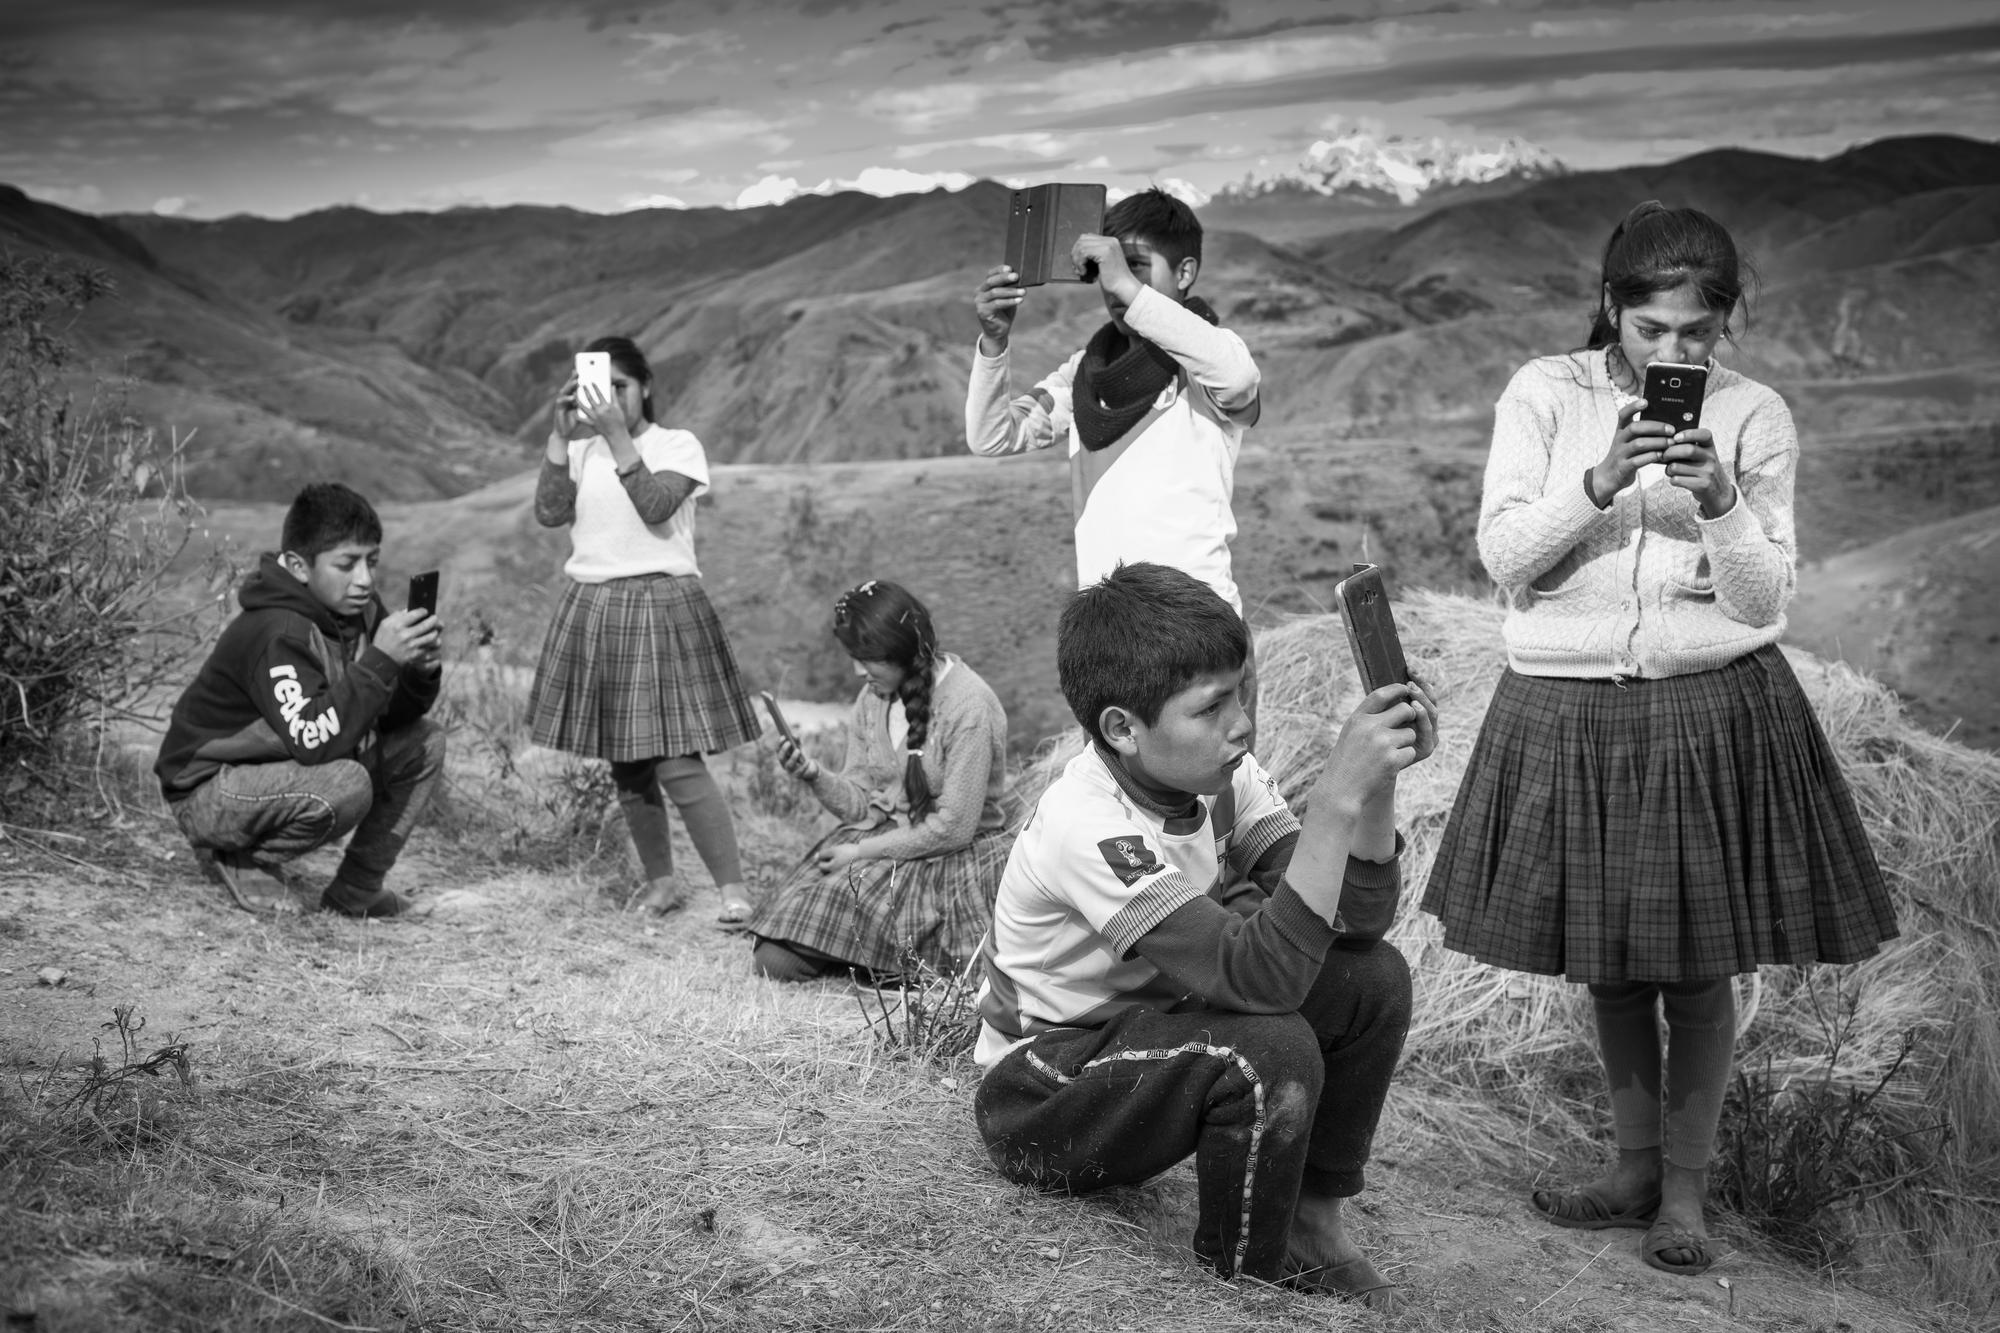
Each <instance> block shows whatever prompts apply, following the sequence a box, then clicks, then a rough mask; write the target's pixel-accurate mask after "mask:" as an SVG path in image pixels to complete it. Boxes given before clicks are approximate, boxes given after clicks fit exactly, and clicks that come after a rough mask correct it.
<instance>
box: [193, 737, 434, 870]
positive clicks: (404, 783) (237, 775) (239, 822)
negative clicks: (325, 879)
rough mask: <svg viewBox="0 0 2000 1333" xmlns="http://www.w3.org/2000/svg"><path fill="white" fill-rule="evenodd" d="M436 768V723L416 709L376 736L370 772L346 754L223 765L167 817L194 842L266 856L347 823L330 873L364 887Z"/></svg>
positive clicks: (389, 858)
mask: <svg viewBox="0 0 2000 1333" xmlns="http://www.w3.org/2000/svg"><path fill="white" fill-rule="evenodd" d="M443 771H444V729H443V728H442V727H439V726H437V725H436V724H435V723H433V722H431V721H429V720H428V719H424V718H419V719H418V720H417V721H415V722H413V723H411V724H410V725H409V726H407V727H404V728H402V729H401V730H399V731H391V732H385V733H384V734H383V735H382V736H381V737H380V738H379V740H378V742H377V754H376V771H374V772H371V771H370V770H369V769H368V768H367V767H366V766H365V765H363V764H360V763H358V762H356V761H355V760H352V759H336V760H333V761H332V762H331V763H325V764H312V765H306V764H299V763H294V762H293V761H291V760H289V759H286V760H282V761H280V762H278V763H275V764H230V765H228V766H226V767H225V768H224V769H223V770H222V771H221V772H220V773H217V774H216V775H215V776H214V777H213V778H210V779H209V780H208V781H207V782H205V783H203V784H202V785H201V786H199V787H197V788H195V790H194V792H193V793H192V794H191V795H189V796H188V798H187V799H186V800H184V801H181V802H179V803H178V804H176V805H175V806H174V819H175V820H176V821H177V822H179V824H180V826H181V832H183V833H185V834H186V835H187V839H188V841H189V842H191V843H193V844H194V845H195V846H196V847H207V848H211V849H213V850H214V851H216V852H218V853H221V854H224V855H232V854H233V855H236V856H242V857H253V856H254V857H256V858H258V859H260V860H267V861H289V860H291V859H292V858H293V857H295V856H303V855H305V854H306V853H307V852H310V851H313V850H315V849H317V848H320V847H324V846H325V845H326V844H327V843H329V842H332V841H333V840H334V839H335V838H338V837H340V836H342V835H343V834H345V833H347V832H348V831H350V830H352V831H353V833H354V839H353V841H351V842H349V843H348V844H347V855H346V856H345V857H344V858H343V859H342V860H341V863H340V871H339V874H338V878H340V879H341V880H342V881H344V882H346V883H347V884H349V885H351V886H353V887H354V888H357V889H360V890H363V891H364V892H369V893H373V892H375V891H376V890H378V889H380V888H381V887H382V881H383V879H384V878H385V877H386V876H387V875H388V873H389V868H390V867H391V866H393V865H395V864H396V857H397V856H398V855H400V854H401V853H402V850H403V844H404V843H405V842H407V841H408V840H409V837H410V831H411V830H412V829H414V828H415V827H416V824H417V820H418V819H419V818H420V817H421V816H422V815H423V813H424V811H425V809H426V808H428V807H429V805H430V801H431V793H432V792H433V791H434V790H436V788H437V782H438V777H439V775H440V774H441V773H442V772H443ZM378 777H379V779H380V790H377V778H378Z"/></svg>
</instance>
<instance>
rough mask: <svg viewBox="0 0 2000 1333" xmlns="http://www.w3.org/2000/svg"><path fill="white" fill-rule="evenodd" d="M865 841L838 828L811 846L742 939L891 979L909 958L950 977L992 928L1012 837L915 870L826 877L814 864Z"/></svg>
mask: <svg viewBox="0 0 2000 1333" xmlns="http://www.w3.org/2000/svg"><path fill="white" fill-rule="evenodd" d="M874 831H875V830H873V829H857V828H854V827H851V826H848V825H843V826H841V827H840V828H837V829H835V830H834V831H833V832H832V833H829V834H828V835H827V836H826V837H824V838H822V839H820V841H819V843H818V844H817V845H815V846H814V847H813V849H812V850H811V851H810V852H807V853H806V854H805V857H804V859H803V860H801V861H800V862H799V863H798V865H796V866H794V867H793V868H792V872H791V874H789V875H787V876H786V877H785V880H784V882H783V883H782V884H780V885H778V887H777V888H775V889H773V890H772V891H771V893H770V894H769V895H768V896H767V897H766V898H765V899H764V903H763V905H762V906H761V907H759V908H758V909H757V913H756V915H754V916H752V917H751V918H750V924H749V931H750V933H751V934H753V935H755V936H757V937H758V938H760V939H767V940H784V941H786V942H788V943H791V944H803V945H805V946H806V947H807V948H809V949H816V950H818V951H819V952H821V953H823V954H827V955H828V956H830V957H833V958H838V959H842V960H843V961H845V962H848V963H852V964H855V965H857V966H860V967H864V968H867V969H868V970H869V971H871V972H874V973H876V974H877V975H889V976H894V975H897V974H899V973H901V972H903V971H904V970H905V969H906V968H907V967H908V966H909V963H908V961H907V960H909V959H911V958H915V959H917V960H919V961H921V962H924V963H927V964H929V965H930V966H931V967H934V968H936V969H937V970H938V971H939V972H943V973H955V972H957V971H958V970H959V969H960V968H962V967H964V966H965V963H966V961H967V960H968V959H970V958H971V957H972V956H973V954H975V953H977V952H978V950H979V941H980V940H981V939H982V938H984V936H985V934H986V931H987V929H988V928H989V927H991V926H992V924H993V897H994V895H995V894H996V893H998V892H999V891H1000V874H1001V872H1002V871H1004V870H1005V869H1006V868H1007V853H1008V852H1009V851H1010V850H1012V848H1013V846H1014V835H1013V833H1012V831H1010V830H1007V829H994V830H993V831H991V832H988V833H981V834H979V835H978V836H977V837H975V838H974V839H973V840H972V845H971V846H969V847H965V848H962V849H961V850H959V851H956V852H947V853H945V854H944V855H943V856H933V857H928V858H926V859H924V860H921V861H857V862H855V863H854V864H853V865H851V866H849V867H848V868H847V869H846V870H845V871H842V872H840V873H839V874H835V875H822V874H820V872H819V870H818V868H817V867H816V866H815V865H814V864H813V858H814V857H815V856H817V855H818V854H819V853H820V852H821V851H822V850H823V849H825V848H828V847H837V846H840V845H841V844H843V843H850V842H860V841H861V840H862V839H863V838H865V837H868V836H869V835H870V834H871V833H873V832H874Z"/></svg>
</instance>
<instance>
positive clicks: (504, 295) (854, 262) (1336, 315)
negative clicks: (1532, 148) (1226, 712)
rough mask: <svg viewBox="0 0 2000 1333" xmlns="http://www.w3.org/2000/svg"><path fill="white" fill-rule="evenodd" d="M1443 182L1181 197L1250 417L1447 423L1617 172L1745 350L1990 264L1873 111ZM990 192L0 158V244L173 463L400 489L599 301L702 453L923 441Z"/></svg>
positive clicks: (435, 484) (1903, 363) (1817, 353)
mask: <svg viewBox="0 0 2000 1333" xmlns="http://www.w3.org/2000/svg"><path fill="white" fill-rule="evenodd" d="M1311 156H1312V155H1309V157H1311ZM1335 156H1336V155H1335V154H1333V153H1332V151H1331V150H1328V151H1327V152H1324V153H1320V154H1319V155H1318V157H1319V159H1320V160H1323V161H1324V162H1326V163H1327V164H1329V165H1331V164H1332V163H1333V161H1334V158H1335ZM1342 170H1345V168H1342ZM1329 179H1331V177H1329ZM1462 190H1463V191H1464V192H1462V193H1460V194H1458V195H1454V196H1453V198H1452V201H1449V202H1444V201H1440V200H1439V199H1436V198H1429V199H1425V200H1420V201H1419V202H1418V203H1417V204H1414V205H1408V206H1406V205H1403V204H1401V203H1390V204H1386V205H1385V204H1383V203H1381V202H1379V201H1378V202H1377V203H1375V204H1372V205H1370V206H1368V207H1367V208H1365V209H1362V208H1358V206H1357V205H1356V204H1355V203H1354V202H1353V201H1352V200H1351V199H1349V198H1346V197H1344V196H1342V195H1340V194H1339V193H1338V192H1336V193H1335V194H1329V195H1320V194H1316V193H1311V192H1305V193H1301V192H1298V191H1290V192H1285V191H1279V192H1267V193H1264V194H1257V195H1245V196H1242V197H1236V198H1231V199H1218V200H1217V201H1215V203H1213V204H1211V205H1210V206H1209V208H1208V209H1207V210H1205V212H1206V214H1207V220H1208V222H1209V225H1210V229H1211V230H1210V235H1209V240H1208V246H1207V259H1206V266H1205V269H1204V274H1203V277H1202V280H1201V285H1200V287H1199V289H1198V290H1200V291H1201V292H1202V293H1203V294H1205V295H1207V296H1208V297H1209V299H1210V300H1211V301H1213V302H1214V303H1215V304H1216V305H1217V306H1218V307H1219V309H1220V310H1221V311H1222V313H1223V317H1224V319H1225V320H1226V321H1227V322H1228V323H1230V324H1231V325H1232V326H1234V327H1236V328H1237V329H1238V330H1239V331H1241V332H1242V333H1243V334H1244V336H1245V337H1246V338H1247V339H1248V340H1249V341H1250V343H1251V345H1252V347H1253V349H1254V350H1255V351H1256V352H1257V353H1258V354H1259V356H1260V357H1261V358H1262V360H1263V362H1264V365H1265V370H1266V379H1267V382H1268V383H1269V384H1270V386H1271V391H1270V395H1269V404H1268V406H1267V410H1266V414H1265V419H1264V420H1265V425H1264V428H1263V429H1264V431H1265V432H1267V433H1271V434H1275V435H1281V436H1283V437H1284V438H1287V439H1298V438H1307V439H1311V438H1328V439H1331V438H1339V437H1342V436H1345V435H1353V434H1356V433H1362V432H1379V431H1383V430H1427V429H1432V428H1452V429H1464V428H1466V427H1468V426H1472V427H1476V425H1477V422H1478V421H1479V420H1480V419H1481V418H1482V417H1483V415H1484V413H1485V411H1486V408H1487V405H1488V404H1489V403H1490V401H1491V398H1492V396H1493V394H1494V392H1495V388H1496V386H1497V385H1498V384H1500V383H1502V382H1503V381H1504V378H1505V375H1506V373H1507V372H1508V370H1509V369H1511V368H1512V366H1513V365H1515V364H1516V363H1518V362H1519V361H1520V360H1521V359H1523V357H1525V356H1526V355H1529V354H1531V353H1533V352H1535V351H1540V350H1545V349H1547V348H1549V347H1552V346H1564V345H1568V344H1570V343H1573V342H1574V341H1575V340H1576V339H1577V338H1579V337H1580V336H1581V333H1582V329H1583V326H1584V317H1585V312H1586V311H1587V309H1588V306H1589V303H1590V293H1591V288H1592V286H1593V285H1594V283H1595V280H1596V273H1595V258H1596V253H1597V249H1598V247H1599V245H1601V243H1602V239H1603V236H1604V235H1605V233H1606V231H1607V230H1608V229H1609V227H1610V225H1611V223H1612V222H1613V221H1615V220H1616V218H1617V217H1618V216H1620V215H1621V214H1622V213H1623V212H1624V211H1625V210H1626V209H1628V208H1629V207H1630V206H1631V205H1632V203H1634V202H1636V201H1637V200H1639V199H1643V198H1648V197H1658V198H1664V199H1669V200H1673V201H1676V202H1686V203H1692V204H1695V205H1698V206H1700V207H1704V208H1707V209H1709V210H1710V211H1712V212H1714V213H1715V214H1716V215H1717V216H1719V217H1721V218H1723V219H1725V220H1726V221H1727V222H1728V223H1729V224H1730V226H1731V227H1732V229H1733V230H1734V231H1735V232H1736V233H1737V235H1738V236H1739V237H1741V238H1742V239H1743V241H1744V242H1745V244H1746V247H1747V248H1748V249H1749V250H1750V251H1751V253H1752V254H1753V255H1755V256H1757V257H1759V258H1760V259H1761V260H1762V262H1763V267H1764V273H1765V277H1766V279H1767V282H1766V287H1765V290H1764V293H1763V297H1762V300H1761V302H1760V305H1759V307H1758V308H1757V310H1756V312H1755V318H1754V321H1753V328H1752V331H1751V333H1750V335H1749V336H1748V337H1746V338H1745V340H1744V345H1743V352H1742V354H1741V355H1740V357H1739V358H1738V359H1739V361H1740V362H1741V363H1742V364H1744V366H1745V367H1746V369H1749V370H1751V371H1752V373H1764V374H1769V375H1772V376H1774V377H1776V378H1778V379H1780V380H1782V381H1801V380H1809V379H1820V378H1828V377H1831V378H1838V379H1842V380H1852V379H1855V378H1857V377H1868V376H1879V375H1904V374H1908V373H1911V372H1919V371H1931V370H1937V369H1939V368H1942V367H1947V366H1953V365H1961V364H1965V363H1967V362H1968V361H1977V360H1980V359H1982V358H1990V357H1992V356H1993V355H1994V354H1995V350H1994V349H1995V347H1996V342H2000V339H1996V321H2000V307H1996V305H1995V303H1993V302H1991V301H1989V300H1986V299H1985V298H1984V296H1983V293H1987V292H1990V291H1993V290H1995V289H1996V286H1995V279H1996V278H2000V270H1996V263H2000V251H1996V249H1995V241H1996V239H2000V148H1996V146H1995V145H1993V144H1989V143H1983V142H1979V141H1975V140H1969V139H1958V138H1951V137H1947V136H1930V137H1924V138H1909V139H1895V140H1884V141H1882V142H1879V143H1875V144H1870V145H1867V146H1864V147H1861V148H1857V149H1855V150H1853V151H1851V152H1848V153H1844V154H1841V155H1840V156H1837V157H1834V158H1829V159H1826V160H1824V161H1817V160H1807V159H1798V158H1789V157H1782V156H1775V155H1772V154H1766V153H1753V152H1747V151H1740V150H1723V151H1717V152H1710V153H1703V154H1699V155H1696V156H1694V157H1689V158H1685V159H1682V160H1680V161H1677V162H1672V163H1667V164H1663V165H1660V166H1654V167H1644V168H1630V169H1625V170H1620V171H1603V172H1577V173H1570V174H1560V175H1551V176H1548V177H1546V178H1543V179H1537V180H1531V181H1525V182H1524V181H1523V180H1521V179H1519V177H1518V175H1513V176H1508V177H1507V178H1505V179H1503V180H1500V181H1498V182H1495V183H1491V184H1488V185H1483V186H1481V185H1476V184H1475V185H1471V186H1466V187H1462ZM1004 194H1005V191H1004V188H1003V187H1001V186H999V185H996V184H993V183H990V182H981V183H978V184H975V185H973V186H971V187H970V188H968V189H965V190H962V191H959V192H957V193H946V192H943V191H938V192H933V193H931V194H927V195H914V196H912V195H905V196H897V197H893V198H877V197H875V196H872V195H865V194H858V193H851V192H850V193H844V194H836V195H832V196H817V195H809V196H804V197H800V198H798V199H794V200H791V201H789V202H787V203H785V204H783V205H778V206H773V207H767V208H752V209H742V210H727V209H689V210H650V211H642V212H636V213H627V214H621V215H616V216H600V215H594V214H586V213H579V212H575V211H572V210H569V209H563V208H525V207H523V208H505V209H460V210H454V211H450V212H444V213H433V214H392V215H382V214H375V213H369V212H366V211H363V210H359V209H351V208H340V209H330V210H326V211H323V212H318V213H312V214H307V215H304V216H301V217H297V218H291V219H287V220H284V221H271V220H265V219H258V218H250V217H235V218H226V219H222V220H218V221H207V222H204V221H193V220H188V219H180V218H166V217H155V216H117V217H111V218H101V219H100V218H92V217H87V216H84V215H80V214H76V213H72V212H68V211H67V210H64V209H61V208H57V207H55V206H53V205H48V204H42V203H38V202H35V201H33V200H30V199H27V198H26V197H24V196H23V195H21V194H20V193H18V192H16V191H11V190H0V244H5V245H8V246H13V247H27V248H34V249H45V250H51V251H56V252H60V253H66V254H71V255H75V256H77V257H79V258H83V259H87V260H89V261H91V262H94V263H98V264H100V265H103V266H104V267H106V268H107V269H109V270H110V271H111V273H112V275H113V276H114V277H115V278H116V279H117V281H118V282H119V284H120V290H121V293H122V295H121V298H120V300H118V301H116V302H105V303H102V304H101V305H100V308H98V309H95V310H93V311H91V312H89V313H88V314H87V315H86V317H85V319H84V321H83V323H82V325H81V327H80V330H79V333H80V336H81V338H82V339H83V341H84V342H85V343H86V345H87V348H88V350H89V352H90V353H91V355H92V358H93V361H94V364H95V366H96V368H97V369H98V370H99V371H100V372H113V373H119V374H122V375H124V376H126V377H127V378H128V381H129V385H130V389H129V393H130V398H131V407H132V409H133V410H135V411H136V412H138V413H139V414H140V415H142V416H144V417H147V418H149V419H152V420H155V421H158V422H159V423H161V424H162V425H163V426H173V427H176V428H179V429H181V430H184V431H185V430H188V429H198V434H197V436H196V443H195V445H194V449H193V453H194V457H195V459H196V468H195V472H194V479H195V484H196V485H197V487H198V488H199V489H200V490H201V492H202V493H205V494H209V495H213V496H217V497H222V496H228V497H243V498H256V497H274V496H278V495H282V494H284V493H287V492H288V491H289V489H290V488H291V487H292V486H294V485H295V484H296V482H297V480H298V479H299V478H300V477H302V476H307V475H329V476H341V475H349V476H358V477H366V478H368V479H369V480H370V482H371V483H372V484H374V485H375V486H376V487H377V488H378V489H387V490H390V491H393V492H394V493H397V494H399V495H403V496H406V497H409V498H422V497H426V496H443V495H450V494H455V493H458V492H460V491H463V490H466V489H469V488H471V487H473V486H475V485H478V484H481V483H483V482H485V481H489V480H492V479H493V478H495V477H498V476H502V475H505V474H506V473H508V472H509V471H511V470H514V469H517V468H520V467H522V466H524V465H525V464H526V462H527V460H528V459H529V458H530V455H531V451H532V447H533V444H534V441H535V440H536V438H537V437H538V434H539V431H540V429H541V426H542V423H543V421H544V420H545V415H544V414H545V412H546V404H547V401H548V398H549V396H550V395H551V393H552V391H553V389H554V387H555V385H556V384H557V382H558V381H559V380H560V379H561V376H562V371H563V367H564V365H565V364H566V362H567V359H568V356H569V353H570V352H571V351H572V350H573V349H574V348H575V347H576V346H577V345H579V344H580V343H581V342H583V341H585V340H586V339H588V338H589V337H591V336H594V335H596V334H599V333H603V332H610V331H618V332H625V333H630V334H632V335H633V336H635V337H637V338H638V339H639V341H640V342H641V344H642V345H643V346H644V347H646V348H647V349H648V351H649V353H650V354H651V355H652V357H653V359H654V361H655V365H656V367H657V370H658V372H659V377H660V381H661V392H660V399H661V405H662V408H663V410H664V412H665V413H666V414H667V415H670V416H672V417H673V418H674V419H675V420H677V421H681V422H683V423H685V424H686V425H688V426H689V427H690V428H692V429H693V430H695V431H696V432H697V433H698V434H699V435H701V437H702V438H703V440H704V441H705V442H706V443H707V445H708V447H709V450H710V452H711V454H712V455H714V456H715V457H716V458H717V459H718V460H731V461H743V462H789V461H812V460H820V461H830V460H846V459H864V458H889V457H921V456H926V455H938V454H949V453H952V452H954V451H955V450H957V449H958V448H959V447H960V445H959V432H960V424H959V423H960V416H961V411H962V392H963V389H962V386H963V383H964V376H965V363H966V359H967V356H968V355H969V348H970V343H971V339H972V335H973V332H974V327H973V321H972V316H971V311H970V293H971V289H972V287H973V285H974V283H975V282H976V281H977V278H978V275H979V274H980V273H981V272H982V271H983V270H984V268H985V267H986V266H987V265H988V264H989V263H990V262H991V261H992V260H993V259H994V257H995V256H996V255H997V254H998V253H999V251H1000V249H1001V243H1002V219H1003V215H1004ZM1100 318H1101V315H1100V313H1099V306H1098V303H1097V301H1096V298H1095V294H1094V293H1091V292H1088V291H1084V290H1082V289H1079V288H1076V287H1073V286H1067V285H1053V284H1052V285H1051V286H1049V287H1047V288H1043V289H1040V290H1038V291H1037V292H1036V293H1035V294H1034V296H1033V298H1032V299H1031V300H1030V302H1029V303H1028V305H1027V306H1025V307H1024V309H1023V314H1022V319H1021V326H1020V336H1019V339H1018V341H1017V351H1016V355H1015V360H1016V364H1017V365H1018V366H1019V367H1020V369H1021V373H1022V374H1023V375H1024V376H1035V375H1039V374H1041V373H1043V372H1044V371H1045V370H1046V369H1047V368H1049V367H1050V366H1052V365H1053V364H1054V363H1055V362H1056V360H1057V359H1058V358H1059V357H1060V356H1061V355H1062V354H1064V353H1065V352H1066V351H1067V350H1068V349H1070V348H1072V347H1074V346H1075V345H1076V343H1077V342H1078V341H1080V339H1081V338H1082V337H1083V336H1084V335H1085V334H1087V332H1088V331H1089V330H1090V328H1092V327H1093V326H1094V325H1095V324H1096V323H1097V322H1098V320H1099V319H1100Z"/></svg>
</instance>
